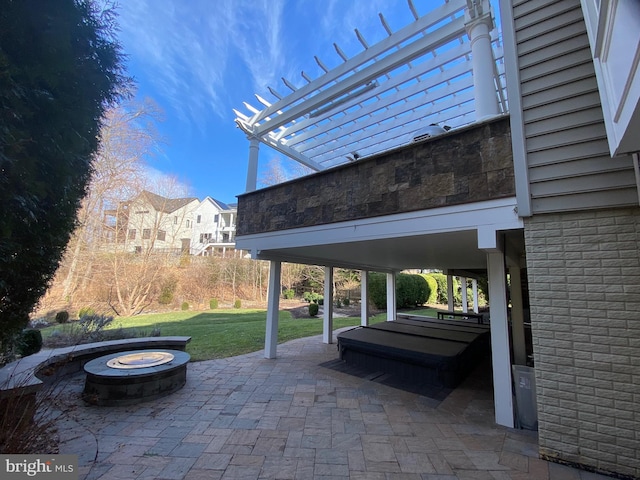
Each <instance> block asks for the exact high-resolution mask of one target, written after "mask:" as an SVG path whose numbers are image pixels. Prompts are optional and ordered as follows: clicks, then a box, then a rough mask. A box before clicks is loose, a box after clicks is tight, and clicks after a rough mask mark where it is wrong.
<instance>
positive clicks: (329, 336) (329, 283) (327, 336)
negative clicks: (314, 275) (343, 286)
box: [322, 267, 333, 344]
mask: <svg viewBox="0 0 640 480" xmlns="http://www.w3.org/2000/svg"><path fill="white" fill-rule="evenodd" d="M322 341H323V342H324V343H329V344H330V343H333V268H332V267H324V301H323V304H322Z"/></svg>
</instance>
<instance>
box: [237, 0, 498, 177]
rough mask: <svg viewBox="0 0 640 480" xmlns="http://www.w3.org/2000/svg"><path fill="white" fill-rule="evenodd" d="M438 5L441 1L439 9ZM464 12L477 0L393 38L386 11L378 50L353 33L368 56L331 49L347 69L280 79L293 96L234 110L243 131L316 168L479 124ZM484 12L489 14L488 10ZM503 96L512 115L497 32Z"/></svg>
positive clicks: (459, 3) (453, 5)
mask: <svg viewBox="0 0 640 480" xmlns="http://www.w3.org/2000/svg"><path fill="white" fill-rule="evenodd" d="M432 3H435V2H432ZM465 7H469V8H470V9H472V11H473V12H477V8H478V7H479V6H478V5H477V4H476V2H475V1H473V0H442V2H441V4H440V5H439V6H437V7H436V8H434V9H433V10H432V11H430V12H428V13H426V14H424V15H420V14H419V13H418V12H417V10H416V8H415V6H414V5H413V2H412V1H411V0H409V9H410V11H411V14H412V16H413V19H414V20H413V21H412V22H411V23H409V24H408V25H406V26H405V27H403V28H401V29H400V30H397V31H395V32H394V31H392V29H391V28H390V26H389V24H388V23H387V21H386V19H385V18H384V16H383V15H382V14H379V20H380V28H381V29H382V33H383V35H386V37H385V38H384V39H383V40H382V41H380V42H378V43H376V44H373V45H370V44H369V42H368V41H367V40H366V39H365V38H364V36H363V35H362V33H361V32H360V31H359V30H357V29H356V31H355V34H356V36H357V38H358V41H359V42H360V44H361V45H362V48H363V50H362V51H361V52H360V53H358V54H356V55H354V56H352V57H348V56H347V55H346V54H345V53H344V52H343V51H342V49H341V48H340V47H339V46H338V45H337V44H335V43H334V48H335V50H336V53H337V55H338V56H339V57H340V59H341V62H342V63H340V64H339V65H338V66H337V67H335V68H333V69H329V68H328V67H327V66H326V65H325V63H324V62H323V61H322V60H321V59H320V58H318V57H314V58H315V61H316V63H317V65H318V66H319V68H320V69H321V71H322V72H324V73H323V74H322V75H320V76H319V77H317V78H315V79H312V78H311V77H310V76H309V75H308V74H306V73H305V72H302V74H301V77H302V78H301V79H299V81H290V80H287V79H285V78H282V81H283V83H284V86H285V88H286V89H287V91H288V93H287V94H283V93H281V92H280V91H278V90H276V89H275V88H271V87H269V88H268V90H269V94H268V95H265V96H267V97H269V98H270V100H267V99H265V98H264V97H263V96H260V95H256V100H257V101H258V105H259V107H256V106H254V105H252V104H250V103H248V102H245V103H244V109H243V111H240V110H234V112H235V114H236V118H235V121H236V124H237V125H238V126H239V127H240V128H241V129H242V130H243V131H244V132H245V133H247V135H248V136H249V138H257V139H258V140H259V141H261V142H262V143H264V144H267V145H269V146H270V147H272V148H274V149H275V150H277V151H280V152H281V153H283V154H285V155H287V156H288V157H290V158H292V159H294V160H296V161H298V162H299V163H301V164H303V165H306V166H307V167H310V168H311V169H313V170H316V171H318V170H324V169H326V168H329V167H332V166H335V165H340V164H343V163H347V162H349V161H353V160H356V159H357V158H359V157H364V156H369V155H372V154H375V153H379V152H381V151H385V150H389V149H391V148H394V147H397V146H400V145H403V144H406V143H409V142H410V141H412V140H413V138H414V137H415V136H416V135H418V134H419V133H420V131H421V130H423V129H424V128H425V127H428V126H429V125H431V124H438V125H440V126H444V125H447V126H449V127H459V126H462V125H465V124H469V123H472V122H473V121H475V108H474V92H473V77H472V62H471V45H470V41H469V38H468V35H467V32H466V29H465V22H466V20H465ZM485 13H486V12H485ZM492 50H493V56H494V65H493V71H494V81H495V86H496V97H497V99H498V103H499V105H500V109H501V110H502V112H506V111H507V105H506V87H505V85H506V81H505V78H504V67H503V62H502V58H503V54H502V44H501V40H500V37H499V35H498V34H497V33H496V30H493V32H492Z"/></svg>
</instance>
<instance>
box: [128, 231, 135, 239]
mask: <svg viewBox="0 0 640 480" xmlns="http://www.w3.org/2000/svg"><path fill="white" fill-rule="evenodd" d="M135 239H136V229H135V228H130V229H129V240H135Z"/></svg>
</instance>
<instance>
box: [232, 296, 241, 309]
mask: <svg viewBox="0 0 640 480" xmlns="http://www.w3.org/2000/svg"><path fill="white" fill-rule="evenodd" d="M233 308H242V302H241V301H240V299H239V298H238V299H236V301H235V302H233Z"/></svg>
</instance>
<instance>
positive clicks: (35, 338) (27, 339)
mask: <svg viewBox="0 0 640 480" xmlns="http://www.w3.org/2000/svg"><path fill="white" fill-rule="evenodd" d="M17 347H18V348H17V349H18V353H19V354H20V355H21V356H23V357H26V356H27V355H33V354H34V353H38V352H39V351H40V349H41V348H42V333H41V332H40V330H34V329H27V330H23V331H22V333H21V334H20V337H19V338H18V343H17Z"/></svg>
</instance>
